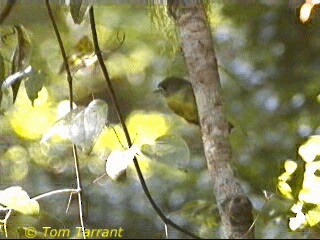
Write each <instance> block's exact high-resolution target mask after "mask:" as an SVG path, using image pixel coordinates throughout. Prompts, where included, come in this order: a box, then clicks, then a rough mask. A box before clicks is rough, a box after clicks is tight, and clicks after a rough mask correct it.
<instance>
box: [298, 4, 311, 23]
mask: <svg viewBox="0 0 320 240" xmlns="http://www.w3.org/2000/svg"><path fill="white" fill-rule="evenodd" d="M313 6H314V4H310V3H305V4H303V5H302V7H301V9H300V21H301V22H303V23H304V22H306V21H308V20H309V17H310V13H311V10H312V8H313Z"/></svg>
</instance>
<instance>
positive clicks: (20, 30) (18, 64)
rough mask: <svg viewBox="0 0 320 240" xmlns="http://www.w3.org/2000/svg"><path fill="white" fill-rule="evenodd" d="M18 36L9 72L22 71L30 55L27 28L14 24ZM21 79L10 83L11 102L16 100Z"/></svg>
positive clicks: (27, 63)
mask: <svg viewBox="0 0 320 240" xmlns="http://www.w3.org/2000/svg"><path fill="white" fill-rule="evenodd" d="M14 29H15V31H16V34H17V37H18V44H17V47H16V49H15V51H14V54H13V58H12V66H11V73H12V74H14V73H16V72H20V71H23V70H24V69H25V68H26V67H27V66H28V65H29V60H30V55H31V41H30V38H29V35H28V32H27V30H26V29H25V28H24V27H23V26H22V25H16V26H14ZM20 83H21V81H16V82H15V83H14V84H12V90H13V102H15V101H16V98H17V94H18V91H19V87H20Z"/></svg>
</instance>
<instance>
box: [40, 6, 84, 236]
mask: <svg viewBox="0 0 320 240" xmlns="http://www.w3.org/2000/svg"><path fill="white" fill-rule="evenodd" d="M46 6H47V10H48V14H49V17H50V20H51V23H52V26H53V29H54V32H55V34H56V37H57V40H58V43H59V47H60V51H61V54H62V57H63V61H64V65H65V68H66V72H67V80H68V85H69V103H70V111H72V109H73V90H72V75H71V71H70V68H69V64H68V57H67V54H66V52H65V50H64V46H63V42H62V39H61V36H60V33H59V30H58V27H57V24H56V22H55V20H54V16H53V13H52V10H51V7H50V4H49V0H46ZM72 150H73V158H74V167H75V172H76V179H77V193H78V203H79V204H78V205H79V217H80V224H81V230H82V236H83V238H84V239H85V238H86V236H85V228H84V222H83V213H82V197H81V191H82V188H81V179H80V172H79V159H78V153H77V147H76V146H75V145H73V147H72Z"/></svg>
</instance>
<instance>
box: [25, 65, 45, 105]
mask: <svg viewBox="0 0 320 240" xmlns="http://www.w3.org/2000/svg"><path fill="white" fill-rule="evenodd" d="M44 78H45V75H44V74H43V73H42V72H40V71H38V72H35V73H33V74H32V75H31V76H30V77H28V79H27V80H26V81H25V87H26V92H27V95H28V98H29V99H30V101H31V103H32V106H33V103H34V100H35V99H37V98H38V93H39V92H40V91H41V89H42V87H43V83H44Z"/></svg>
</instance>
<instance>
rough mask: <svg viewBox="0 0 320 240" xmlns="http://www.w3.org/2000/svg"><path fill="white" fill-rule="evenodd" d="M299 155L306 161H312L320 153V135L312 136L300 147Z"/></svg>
mask: <svg viewBox="0 0 320 240" xmlns="http://www.w3.org/2000/svg"><path fill="white" fill-rule="evenodd" d="M299 155H300V156H301V157H302V158H303V160H304V161H305V162H312V161H313V160H314V159H315V158H316V156H318V155H320V136H319V135H315V136H311V137H310V138H309V139H308V141H307V142H305V143H304V144H303V145H301V146H300V147H299Z"/></svg>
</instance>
